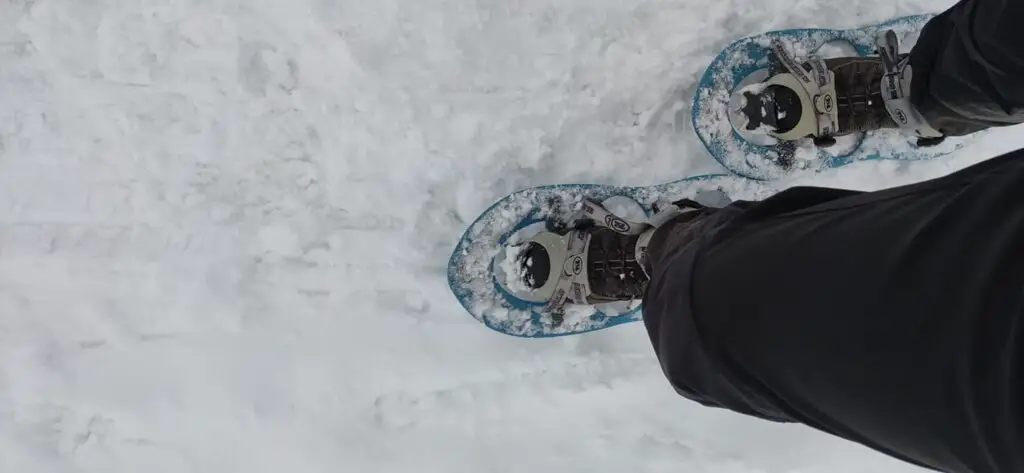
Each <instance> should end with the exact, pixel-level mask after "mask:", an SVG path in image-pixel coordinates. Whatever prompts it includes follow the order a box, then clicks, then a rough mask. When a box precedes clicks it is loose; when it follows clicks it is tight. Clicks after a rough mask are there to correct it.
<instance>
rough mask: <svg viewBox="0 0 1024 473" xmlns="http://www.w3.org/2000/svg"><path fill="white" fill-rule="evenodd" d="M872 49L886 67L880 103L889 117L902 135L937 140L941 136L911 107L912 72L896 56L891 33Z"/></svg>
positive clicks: (905, 59)
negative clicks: (882, 103) (906, 134)
mask: <svg viewBox="0 0 1024 473" xmlns="http://www.w3.org/2000/svg"><path fill="white" fill-rule="evenodd" d="M875 47H877V48H878V55H879V56H881V58H882V64H883V65H884V66H885V75H884V76H882V84H881V89H882V99H883V100H884V101H885V109H886V111H888V112H889V116H890V117H892V119H893V121H895V122H896V124H897V125H899V126H900V129H902V130H903V131H904V132H907V133H912V134H914V135H917V136H919V137H921V138H940V137H942V133H940V132H939V131H938V130H936V129H934V128H932V127H931V125H929V124H928V121H927V120H925V118H924V116H923V115H921V112H919V111H918V110H917V107H915V106H914V104H912V103H910V81H911V80H912V79H913V70H912V69H911V67H910V56H904V57H902V58H901V57H900V56H899V39H897V38H896V33H895V32H893V31H892V30H887V31H884V32H882V33H880V34H879V35H878V36H877V37H875Z"/></svg>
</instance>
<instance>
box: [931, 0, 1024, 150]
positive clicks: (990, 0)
mask: <svg viewBox="0 0 1024 473" xmlns="http://www.w3.org/2000/svg"><path fill="white" fill-rule="evenodd" d="M1022 26H1024V2H1021V1H1020V0H963V1H961V2H959V3H958V4H956V5H955V6H954V7H952V8H950V9H949V10H947V11H945V12H944V13H942V14H941V15H939V16H938V17H936V18H934V19H932V20H931V21H930V22H929V23H928V24H927V25H926V26H925V28H924V31H922V33H921V37H920V38H919V39H918V42H917V45H916V46H915V47H914V49H913V50H912V51H911V65H912V66H913V71H914V77H913V81H912V94H911V98H912V101H913V102H914V105H916V106H917V108H918V110H920V111H921V113H922V114H923V115H924V117H925V119H927V120H928V123H929V124H930V125H932V127H934V128H936V129H938V130H940V131H942V132H943V133H944V134H946V135H947V136H959V135H966V134H969V133H973V132H976V131H979V130H982V129H985V128H989V127H994V126H1006V125H1013V124H1017V123H1020V122H1022V121H1024V30H1022V29H1021V28H1022Z"/></svg>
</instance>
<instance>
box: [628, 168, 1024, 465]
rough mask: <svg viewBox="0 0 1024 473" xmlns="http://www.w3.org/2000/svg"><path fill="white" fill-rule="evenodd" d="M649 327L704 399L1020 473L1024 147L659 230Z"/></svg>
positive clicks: (672, 366)
mask: <svg viewBox="0 0 1024 473" xmlns="http://www.w3.org/2000/svg"><path fill="white" fill-rule="evenodd" d="M650 256H651V269H652V271H653V273H652V278H651V282H650V285H649V287H648V290H647V294H646V295H645V298H644V322H645V325H646V326H647V329H648V332H649V335H650V337H651V341H652V343H653V345H654V349H655V352H656V353H657V356H658V358H659V361H660V363H661V365H662V368H663V370H664V372H665V375H666V376H667V377H668V380H669V381H670V382H671V384H672V386H673V387H675V388H676V390H677V391H678V392H679V393H680V394H682V395H683V396H685V397H688V398H690V399H693V400H695V401H698V402H700V403H702V404H704V405H708V406H716V407H723V408H728V409H731V410H734V411H738V412H742V413H746V414H750V415H754V416H759V417H763V418H767V419H772V420H776V421H784V422H801V423H804V424H806V425H809V426H812V427H814V428H817V429H820V430H823V431H825V432H829V433H831V434H834V435H837V436H840V437H843V438H846V439H849V440H852V441H855V442H859V443H861V444H864V445H867V446H869V447H872V448H874V449H877V450H880V451H882V452H884V453H887V454H889V455H892V456H895V457H897V458H901V459H903V460H906V461H910V462H913V463H916V464H919V465H922V466H928V467H932V468H934V469H938V470H942V471H948V472H972V473H988V472H1003V473H1011V472H1021V471H1024V384H1022V382H1024V378H1022V374H1024V353H1022V350H1024V344H1022V341H1024V150H1022V151H1018V152H1015V153H1012V154H1010V155H1006V156H1003V157H1000V158H996V159H993V160H990V161H987V162H984V163H981V164H979V165H976V166H973V167H971V168H967V169H965V170H962V171H960V172H957V173H954V174H951V175H949V176H946V177H944V178H940V179H936V180H932V181H927V182H923V183H919V184H915V185H910V186H904V187H898V188H893V189H888V190H883V191H878V192H870V193H861V192H854V191H846V190H836V189H822V188H810V187H802V188H793V189H789V190H787V191H784V192H781V193H779V194H777V195H775V196H773V197H771V198H769V199H766V200H764V201H762V202H757V203H753V202H739V203H735V204H732V205H730V206H728V207H725V208H723V209H720V210H707V211H705V213H704V214H702V215H701V216H699V217H698V218H696V219H694V220H692V221H689V222H683V223H675V222H670V223H669V224H667V225H666V226H663V227H662V228H661V229H659V230H658V232H657V234H656V235H655V238H654V241H653V242H652V246H651V248H650Z"/></svg>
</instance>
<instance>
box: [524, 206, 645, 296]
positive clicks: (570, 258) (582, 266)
mask: <svg viewBox="0 0 1024 473" xmlns="http://www.w3.org/2000/svg"><path fill="white" fill-rule="evenodd" d="M580 210H581V212H582V213H583V215H584V216H586V217H587V218H589V219H591V220H593V221H594V223H595V224H596V225H598V226H601V227H606V228H608V229H610V230H612V231H614V232H616V233H620V234H622V235H639V234H641V233H643V232H644V231H645V230H647V229H649V228H651V225H650V224H647V223H637V222H630V221H628V220H626V219H623V218H621V217H619V216H617V215H615V214H613V213H611V212H609V211H608V210H607V209H605V208H604V207H603V206H601V204H598V203H596V202H593V201H590V200H583V202H582V208H581V209H580ZM589 248H590V234H589V233H587V232H582V231H579V230H573V231H572V232H570V233H569V241H568V244H567V250H566V253H565V259H564V260H563V261H564V262H563V263H562V268H561V271H560V272H559V273H558V282H557V283H555V287H554V292H552V293H551V298H549V299H548V302H547V304H545V305H544V311H545V312H549V313H555V312H561V311H562V309H563V307H564V306H565V303H566V301H568V300H571V301H572V302H574V303H576V304H586V303H587V296H589V295H590V282H589V279H588V275H587V250H588V249H589Z"/></svg>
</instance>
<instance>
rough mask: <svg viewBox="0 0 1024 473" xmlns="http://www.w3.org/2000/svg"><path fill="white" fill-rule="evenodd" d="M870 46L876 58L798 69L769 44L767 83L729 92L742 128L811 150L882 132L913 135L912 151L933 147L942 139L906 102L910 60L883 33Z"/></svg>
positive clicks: (811, 63)
mask: <svg viewBox="0 0 1024 473" xmlns="http://www.w3.org/2000/svg"><path fill="white" fill-rule="evenodd" d="M875 45H876V47H877V52H878V53H879V55H878V56H871V57H842V58H833V59H819V58H814V57H812V58H810V59H809V60H807V61H805V62H803V63H798V62H797V61H796V60H795V59H794V58H793V56H791V55H790V54H789V53H788V52H787V51H786V49H785V48H784V47H783V45H782V43H781V42H779V41H773V43H772V61H771V67H770V68H769V74H768V78H767V79H766V80H765V81H763V82H758V83H754V84H751V85H748V86H746V87H743V88H742V89H740V90H738V91H737V92H736V93H737V94H741V97H738V100H736V101H735V103H738V104H739V110H736V112H739V114H741V118H742V120H743V121H745V124H744V125H743V127H744V128H745V129H746V130H747V131H760V132H761V133H764V134H767V135H769V136H771V137H773V138H775V139H777V140H779V141H782V142H794V141H797V140H801V139H805V138H810V139H812V140H814V143H815V145H817V146H819V147H828V146H831V145H833V144H835V138H836V137H838V136H844V135H849V134H853V133H862V132H869V131H874V130H879V129H883V128H898V129H901V130H903V131H904V132H906V133H909V134H912V135H916V136H917V137H918V145H919V146H921V145H932V144H938V143H939V142H941V141H942V139H943V136H942V134H941V133H939V132H938V131H936V130H935V129H933V128H932V127H930V126H929V125H928V123H927V122H926V121H925V119H924V117H922V116H921V114H920V113H919V112H918V111H917V109H916V108H915V107H914V106H913V105H912V104H911V103H910V83H911V79H912V69H911V66H910V57H909V55H907V54H898V48H899V44H898V40H897V38H896V34H895V33H894V32H893V31H891V30H886V31H884V32H883V33H881V34H880V35H879V36H878V37H877V38H876V41H875Z"/></svg>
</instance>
